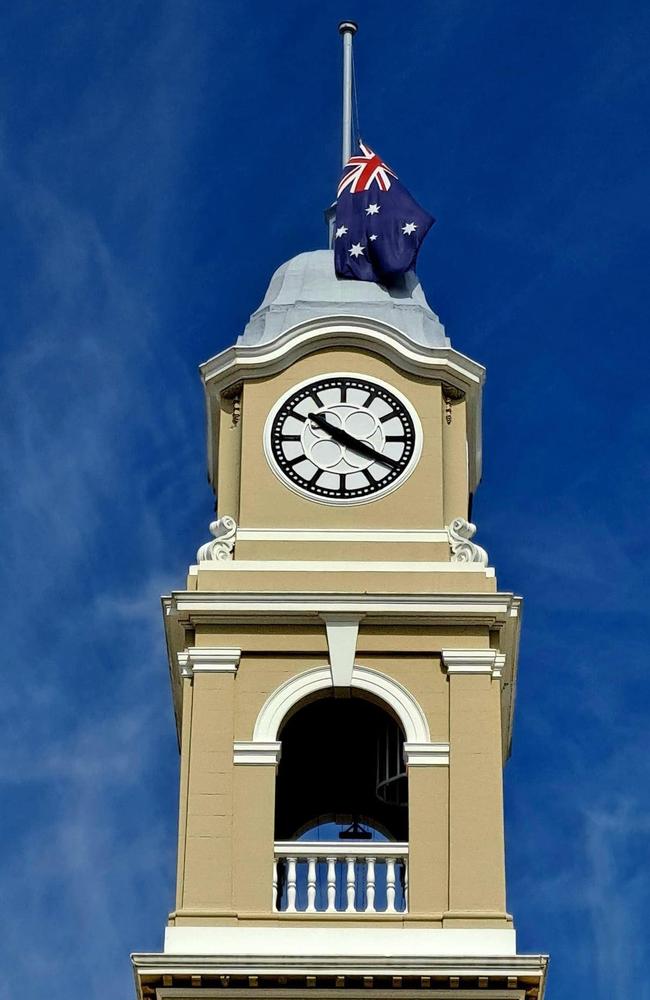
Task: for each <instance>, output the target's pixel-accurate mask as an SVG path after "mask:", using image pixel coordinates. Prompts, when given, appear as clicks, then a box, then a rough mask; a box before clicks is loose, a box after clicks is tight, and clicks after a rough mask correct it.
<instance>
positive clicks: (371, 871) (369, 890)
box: [366, 858, 375, 913]
mask: <svg viewBox="0 0 650 1000" xmlns="http://www.w3.org/2000/svg"><path fill="white" fill-rule="evenodd" d="M374 912H375V859H374V858H366V913H374Z"/></svg>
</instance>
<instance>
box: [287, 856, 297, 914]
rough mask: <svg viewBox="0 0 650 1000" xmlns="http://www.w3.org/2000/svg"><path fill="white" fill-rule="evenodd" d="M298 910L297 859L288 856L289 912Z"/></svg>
mask: <svg viewBox="0 0 650 1000" xmlns="http://www.w3.org/2000/svg"><path fill="white" fill-rule="evenodd" d="M295 912H296V859H295V858H287V913H295Z"/></svg>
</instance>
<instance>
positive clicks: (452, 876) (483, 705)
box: [442, 649, 506, 924]
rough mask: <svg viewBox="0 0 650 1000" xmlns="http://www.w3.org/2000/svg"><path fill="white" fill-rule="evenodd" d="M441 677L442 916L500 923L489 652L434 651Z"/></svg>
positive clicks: (495, 667) (495, 711) (499, 824)
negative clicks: (446, 753) (444, 685)
mask: <svg viewBox="0 0 650 1000" xmlns="http://www.w3.org/2000/svg"><path fill="white" fill-rule="evenodd" d="M442 660H443V664H444V666H445V668H446V670H447V675H448V678H449V741H450V745H451V753H450V766H449V845H450V846H449V912H448V914H447V917H446V920H445V924H450V923H453V921H454V920H455V919H457V920H460V921H467V920H471V919H472V918H480V917H481V916H482V915H483V916H485V917H486V918H487V917H488V916H490V917H492V918H499V917H501V918H502V919H505V917H506V913H505V908H506V899H505V864H504V851H503V778H502V768H503V759H502V754H501V702H500V676H501V666H502V660H503V657H502V656H500V654H498V653H497V652H496V651H495V650H492V649H465V650H463V649H455V650H446V651H443V653H442Z"/></svg>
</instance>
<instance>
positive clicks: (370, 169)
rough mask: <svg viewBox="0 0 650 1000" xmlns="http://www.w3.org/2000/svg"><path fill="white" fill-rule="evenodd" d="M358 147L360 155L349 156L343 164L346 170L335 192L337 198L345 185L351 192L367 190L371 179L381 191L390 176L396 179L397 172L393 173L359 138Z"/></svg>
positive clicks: (387, 186)
mask: <svg viewBox="0 0 650 1000" xmlns="http://www.w3.org/2000/svg"><path fill="white" fill-rule="evenodd" d="M359 148H360V150H361V155H360V156H351V157H350V159H349V160H348V162H347V163H346V165H345V170H347V171H348V172H347V173H344V174H343V177H342V178H341V182H340V184H339V188H338V191H337V192H336V196H337V198H340V197H341V194H342V193H343V191H345V189H346V188H347V187H349V188H350V193H351V194H356V193H357V191H367V190H368V188H369V187H370V185H371V184H372V183H373V181H376V182H377V184H378V185H379V189H380V190H381V191H388V189H389V187H390V179H391V177H394V178H395V180H397V174H396V173H393V171H392V170H391V169H390V167H389V166H388V165H387V164H386V163H384V162H383V161H382V159H381V157H379V156H377V154H376V153H374V152H373V151H372V149H370V147H369V146H366V145H365V143H363V142H361V140H359ZM348 168H350V169H348Z"/></svg>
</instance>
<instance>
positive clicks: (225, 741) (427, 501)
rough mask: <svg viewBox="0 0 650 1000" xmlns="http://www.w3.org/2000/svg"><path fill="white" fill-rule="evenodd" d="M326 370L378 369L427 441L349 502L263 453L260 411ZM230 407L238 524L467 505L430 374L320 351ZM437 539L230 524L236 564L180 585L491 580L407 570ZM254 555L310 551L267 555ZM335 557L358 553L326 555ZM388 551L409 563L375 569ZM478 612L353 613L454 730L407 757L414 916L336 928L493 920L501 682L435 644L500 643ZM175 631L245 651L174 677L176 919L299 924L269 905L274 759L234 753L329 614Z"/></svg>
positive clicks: (456, 449) (335, 526)
mask: <svg viewBox="0 0 650 1000" xmlns="http://www.w3.org/2000/svg"><path fill="white" fill-rule="evenodd" d="M332 372H356V373H359V374H362V375H367V376H369V377H375V378H379V379H382V380H383V381H385V382H387V383H388V384H389V385H392V386H394V387H395V389H397V390H398V391H399V392H401V393H402V394H403V395H404V396H406V397H407V399H408V400H409V401H410V402H411V404H412V405H413V406H414V407H415V409H416V410H417V412H418V414H419V416H420V420H421V422H422V428H423V451H422V455H421V457H420V460H419V463H418V465H417V467H416V468H415V469H414V471H413V473H412V475H411V476H410V477H409V478H408V479H407V480H405V481H404V482H403V483H402V485H400V486H399V487H398V488H397V489H396V490H395V491H394V492H393V493H390V494H389V495H387V496H384V497H382V498H380V499H379V500H376V501H373V502H369V503H366V504H364V505H362V506H348V507H345V506H330V505H324V504H319V503H315V502H313V501H310V500H308V499H306V498H303V497H301V496H299V495H297V494H295V493H293V492H292V491H291V490H290V489H289V488H288V487H287V486H286V485H284V484H283V483H282V482H281V481H280V480H279V479H278V478H277V477H276V476H275V475H274V474H273V472H272V471H271V469H270V467H269V465H268V462H267V460H266V457H265V455H264V449H263V429H264V424H265V422H266V419H267V417H268V414H269V412H270V410H271V409H272V407H273V406H274V404H275V403H276V402H277V400H278V399H279V397H280V396H282V395H283V394H284V393H285V392H286V391H288V390H290V389H291V388H292V387H293V386H295V385H296V384H297V383H299V382H301V381H303V380H305V379H307V378H312V377H318V376H323V375H327V374H330V373H332ZM236 409H237V412H236V413H234V411H233V401H232V399H229V400H223V401H222V409H221V413H220V415H219V417H218V419H219V427H218V428H217V427H215V428H213V429H212V430H213V434H214V435H215V436H218V437H219V470H218V484H219V488H218V502H219V506H218V511H219V515H220V516H223V515H226V514H229V515H232V516H233V517H235V519H236V520H237V522H238V524H239V526H240V528H243V529H247V528H250V529H258V530H262V531H264V530H275V529H283V530H286V531H289V532H290V531H292V530H294V529H298V528H299V529H308V530H309V529H314V530H318V531H319V532H322V531H341V530H354V531H359V530H363V531H375V532H378V531H382V530H391V531H394V530H402V531H442V530H443V529H444V528H445V525H447V524H448V523H449V522H450V521H451V520H452V519H453V518H454V517H458V516H466V515H467V504H468V473H467V426H466V406H465V402H464V400H462V399H461V400H457V401H455V402H454V403H453V404H452V407H451V421H450V422H447V419H446V416H447V410H446V405H445V401H444V398H443V392H442V388H441V384H440V383H439V382H436V381H428V380H426V379H422V378H419V377H417V376H412V375H408V374H405V373H404V372H403V371H401V370H400V369H398V368H396V367H394V366H393V365H391V364H390V363H388V362H387V361H385V360H382V359H381V358H379V357H377V356H376V355H374V354H371V353H367V352H364V351H361V350H357V349H354V350H353V349H331V350H326V351H320V352H317V353H314V354H312V355H309V356H307V357H305V358H303V359H301V360H299V361H297V362H295V363H294V364H293V365H292V366H291V367H290V368H289V369H287V370H285V371H283V372H281V373H279V374H277V375H273V376H268V377H265V378H264V379H258V380H254V379H253V380H249V381H246V382H245V384H244V385H243V386H242V388H241V396H240V401H239V403H238V406H237V408H236ZM233 417H235V418H237V417H238V419H233ZM435 537H436V540H435V541H427V542H426V543H425V542H422V543H421V542H417V541H414V540H413V539H412V536H410V537H409V538H407V539H406V540H403V541H401V542H395V541H392V542H387V541H385V540H382V539H378V540H371V539H368V538H367V537H366V538H365V539H360V540H359V539H357V540H356V541H346V540H342V539H341V538H338V539H337V538H333V539H331V538H330V539H329V540H324V539H323V538H322V537H321V538H316V539H311V540H305V539H299V540H297V539H296V538H295V536H294V537H289V538H288V539H284V540H278V539H277V538H270V539H268V538H267V539H261V540H257V541H256V540H252V539H240V540H238V541H237V545H236V548H235V553H234V560H233V561H232V562H229V563H222V564H220V563H218V562H216V563H212V564H209V565H208V564H201V566H200V567H198V569H194V568H193V569H192V572H191V575H190V577H189V581H188V589H189V590H192V591H204V592H211V593H226V592H232V593H234V594H241V595H245V594H247V593H253V592H260V593H267V594H273V595H278V594H280V595H281V594H283V593H287V594H288V593H293V594H296V593H298V594H299V593H306V594H309V595H312V600H313V599H314V598H313V595H314V594H340V593H346V594H357V593H358V594H363V595H367V594H373V593H374V594H384V595H385V594H395V595H403V594H445V593H449V594H492V593H495V592H496V589H497V588H496V580H495V578H494V575H493V573H492V572H491V571H489V572H485V571H483V570H480V571H478V572H476V571H464V570H463V569H462V567H458V568H456V566H455V564H454V565H453V568H450V569H449V570H448V571H442V570H439V569H436V567H435V566H424V565H423V566H421V567H418V565H417V564H418V563H431V564H435V563H436V562H440V563H447V564H449V565H450V566H452V564H450V548H449V545H448V544H447V542H446V541H445V539H444V536H443V538H442V540H441V539H440V537H439V536H435ZM260 561H263V562H264V563H265V564H266V565H268V564H269V563H271V562H273V561H278V562H288V563H294V564H300V562H303V563H306V564H307V565H302V566H300V565H299V566H298V568H297V569H296V568H291V566H287V565H285V566H282V565H279V566H278V565H276V566H275V567H274V568H273V569H272V570H268V569H265V568H262V567H261V566H260V565H259V562H260ZM336 561H340V562H346V563H350V562H358V563H359V565H358V566H354V567H350V568H345V569H344V568H342V567H335V568H334V570H332V569H330V567H331V565H332V564H333V563H336ZM256 562H257V563H258V565H255V563H256ZM319 562H320V563H321V564H322V565H320V566H319V565H313V564H314V563H319ZM246 563H251V565H245V564H246ZM373 563H382V564H383V565H382V566H381V567H378V566H375V567H373V565H372V564H373ZM391 563H402V564H412V565H410V566H409V565H406V566H405V565H402V566H401V567H400V566H395V567H394V568H392V567H391V568H387V564H391ZM309 564H312V565H309ZM278 608H279V611H278V614H279V615H280V614H281V605H278ZM302 620H303V621H304V618H303V619H302ZM464 620H465V621H467V618H466V619H464ZM474 621H475V619H473V618H470V619H469V622H470V623H469V624H465V625H462V626H461V625H454V624H453V622H454V615H453V611H452V612H451V613H450V614H449V616H448V617H446V618H440V620H438V619H437V618H436V619H434V620H433V623H432V620H431V619H429V620H428V624H427V625H426V627H424V626H423V627H418V625H417V624H415V625H413V624H405V625H403V626H396V625H391V626H383V625H382V624H381V623H380V624H376V623H375V624H372V625H368V624H367V623H364V621H363V620H362V621H361V625H360V629H359V635H358V641H357V651H356V658H355V659H356V662H357V663H358V664H360V665H363V666H365V667H369V668H372V669H374V670H376V671H379V672H380V673H384V674H387V675H389V676H390V677H391V678H393V679H394V680H396V681H397V682H399V683H400V684H401V685H403V686H404V687H405V688H407V689H408V691H410V692H411V694H412V696H413V697H414V698H415V699H416V700H417V702H418V703H419V705H420V707H421V708H422V710H423V712H424V714H425V716H426V719H427V723H428V726H429V729H430V735H431V740H432V742H434V743H443V744H444V743H447V742H449V743H450V745H451V755H450V757H451V763H450V764H449V766H445V765H444V764H443V765H437V766H430V765H426V766H413V767H411V768H410V769H409V852H410V856H409V885H410V889H409V891H410V901H409V913H408V914H405V915H398V916H394V917H382V916H381V915H377V916H376V917H373V918H372V920H371V921H368V919H367V918H365V917H364V916H363V915H359V916H351V915H347V916H344V915H339V916H337V917H336V918H335V920H336V923H337V925H340V926H341V927H344V926H348V925H349V926H352V925H358V924H359V922H362V923H363V925H364V926H381V925H382V924H383V923H386V922H390V923H394V924H399V925H403V926H408V925H409V924H413V923H417V924H419V925H421V926H442V925H443V924H444V923H450V924H453V923H456V924H457V925H459V926H498V925H500V923H503V921H504V920H505V919H506V918H505V915H504V913H503V910H504V907H505V901H504V875H503V817H502V786H501V782H502V777H501V769H502V759H501V724H500V704H499V683H498V681H492V679H491V678H490V677H488V676H453V677H451V678H449V677H448V676H447V674H446V672H445V669H444V667H443V665H442V661H441V656H440V652H441V650H443V649H449V648H452V649H453V648H468V649H487V648H489V646H490V643H491V642H492V643H493V644H494V643H495V642H498V635H492V637H491V636H490V632H489V628H490V622H489V620H488V621H486V622H485V624H480V623H477V624H474ZM477 621H480V620H478V619H477ZM168 635H171V636H172V637H173V638H172V646H173V645H174V643H176V640H177V638H178V643H177V647H176V648H177V649H183V648H184V647H183V644H182V642H181V640H180V637H177V636H176V633H175V632H174V631H173V629H172V631H170V632H168ZM179 635H180V634H179ZM185 642H186V643H190V642H193V643H194V644H195V645H196V646H197V647H199V648H203V649H205V648H208V647H213V646H217V647H218V646H228V647H235V648H237V649H240V650H241V659H240V662H239V665H238V668H237V672H236V673H227V672H226V673H219V672H215V673H209V672H207V673H205V672H199V671H197V672H196V673H195V675H194V678H193V680H192V681H190V680H184V681H183V682H182V689H183V695H182V704H181V708H182V727H181V734H182V735H181V785H180V808H179V854H178V894H177V908H176V913H175V914H173V915H172V918H171V919H172V920H173V921H176V922H178V923H181V922H186V923H200V922H207V923H216V924H219V923H224V924H225V923H233V922H236V921H247V922H250V923H252V924H255V925H259V926H262V925H266V924H268V923H270V922H273V923H277V924H285V925H296V924H300V923H301V922H303V921H304V920H305V919H306V918H305V917H301V916H295V915H294V916H290V915H284V914H274V913H273V912H272V900H271V875H272V863H273V836H274V797H275V769H274V767H273V765H269V764H254V765H251V764H237V765H235V764H234V762H233V741H249V740H251V737H252V734H253V728H254V725H255V721H256V719H257V716H258V713H259V712H260V709H261V708H262V706H263V704H264V703H265V701H266V699H267V698H268V697H269V695H270V694H271V693H272V692H273V691H274V690H275V689H276V688H277V687H278V686H279V685H281V684H282V683H283V682H284V681H286V680H287V679H289V678H290V677H292V676H295V675H297V674H300V673H303V672H304V671H306V670H309V669H311V668H313V667H321V666H324V665H327V664H328V655H329V654H328V645H327V636H326V629H325V624H324V622H322V621H315V622H314V624H313V625H311V624H310V625H298V626H287V625H285V624H283V623H282V622H281V620H278V623H277V624H270V625H269V624H267V623H264V624H260V625H257V626H256V625H250V624H247V625H243V624H239V623H238V621H237V619H236V617H233V618H232V619H231V621H227V620H222V621H220V622H219V621H215V622H211V621H210V614H209V613H208V614H207V617H206V618H205V619H201V618H200V617H199V619H198V620H197V621H196V622H195V623H194V632H193V633H192V634H190V633H188V635H187V636H186V637H185ZM174 655H175V653H173V655H172V663H173V656H174ZM172 672H173V673H174V667H173V668H172ZM174 677H175V680H174V684H175V688H176V690H178V686H179V681H178V679H177V677H176V675H174ZM179 701H181V699H179ZM308 919H309V922H310V923H312V924H314V923H316V924H318V923H322V924H324V925H327V926H332V922H333V921H332V918H331V917H327V918H323V917H321V916H318V915H310V916H309V918H308Z"/></svg>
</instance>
